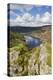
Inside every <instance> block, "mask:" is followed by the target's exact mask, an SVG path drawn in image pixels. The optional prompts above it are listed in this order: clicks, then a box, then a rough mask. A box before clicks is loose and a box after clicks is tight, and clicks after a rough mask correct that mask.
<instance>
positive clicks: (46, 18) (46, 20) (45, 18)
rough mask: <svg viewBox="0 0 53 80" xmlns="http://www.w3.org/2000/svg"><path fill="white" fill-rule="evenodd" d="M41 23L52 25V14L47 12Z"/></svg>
mask: <svg viewBox="0 0 53 80" xmlns="http://www.w3.org/2000/svg"><path fill="white" fill-rule="evenodd" d="M41 22H42V23H51V14H50V13H49V12H46V13H45V14H43V16H42V17H41Z"/></svg>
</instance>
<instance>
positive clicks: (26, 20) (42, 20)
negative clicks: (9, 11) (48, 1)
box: [10, 12, 51, 27]
mask: <svg viewBox="0 0 53 80" xmlns="http://www.w3.org/2000/svg"><path fill="white" fill-rule="evenodd" d="M48 24H51V14H50V13H49V12H45V13H44V14H42V15H40V14H36V16H32V15H31V14H30V13H24V14H23V15H18V16H17V17H16V19H15V20H10V26H31V27H36V26H43V25H48Z"/></svg>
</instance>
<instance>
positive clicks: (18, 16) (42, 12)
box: [8, 4, 52, 27]
mask: <svg viewBox="0 0 53 80" xmlns="http://www.w3.org/2000/svg"><path fill="white" fill-rule="evenodd" d="M8 14H9V19H8V20H9V22H10V26H25V27H26V26H30V27H37V26H43V25H51V24H52V13H51V6H46V5H29V4H10V8H9V9H8Z"/></svg>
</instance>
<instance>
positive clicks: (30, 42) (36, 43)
mask: <svg viewBox="0 0 53 80" xmlns="http://www.w3.org/2000/svg"><path fill="white" fill-rule="evenodd" d="M24 38H25V41H26V44H27V45H28V46H29V47H30V48H34V47H37V46H39V45H40V44H41V43H42V41H41V40H40V39H39V38H32V37H31V36H24Z"/></svg>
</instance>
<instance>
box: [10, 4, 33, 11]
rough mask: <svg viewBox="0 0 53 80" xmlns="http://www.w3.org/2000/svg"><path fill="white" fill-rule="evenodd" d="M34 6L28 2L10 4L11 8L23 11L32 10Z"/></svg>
mask: <svg viewBox="0 0 53 80" xmlns="http://www.w3.org/2000/svg"><path fill="white" fill-rule="evenodd" d="M32 8H33V6H32V5H28V4H18V5H16V4H10V10H14V9H17V10H20V11H21V12H22V13H24V11H25V10H26V11H30V10H31V9H32Z"/></svg>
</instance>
